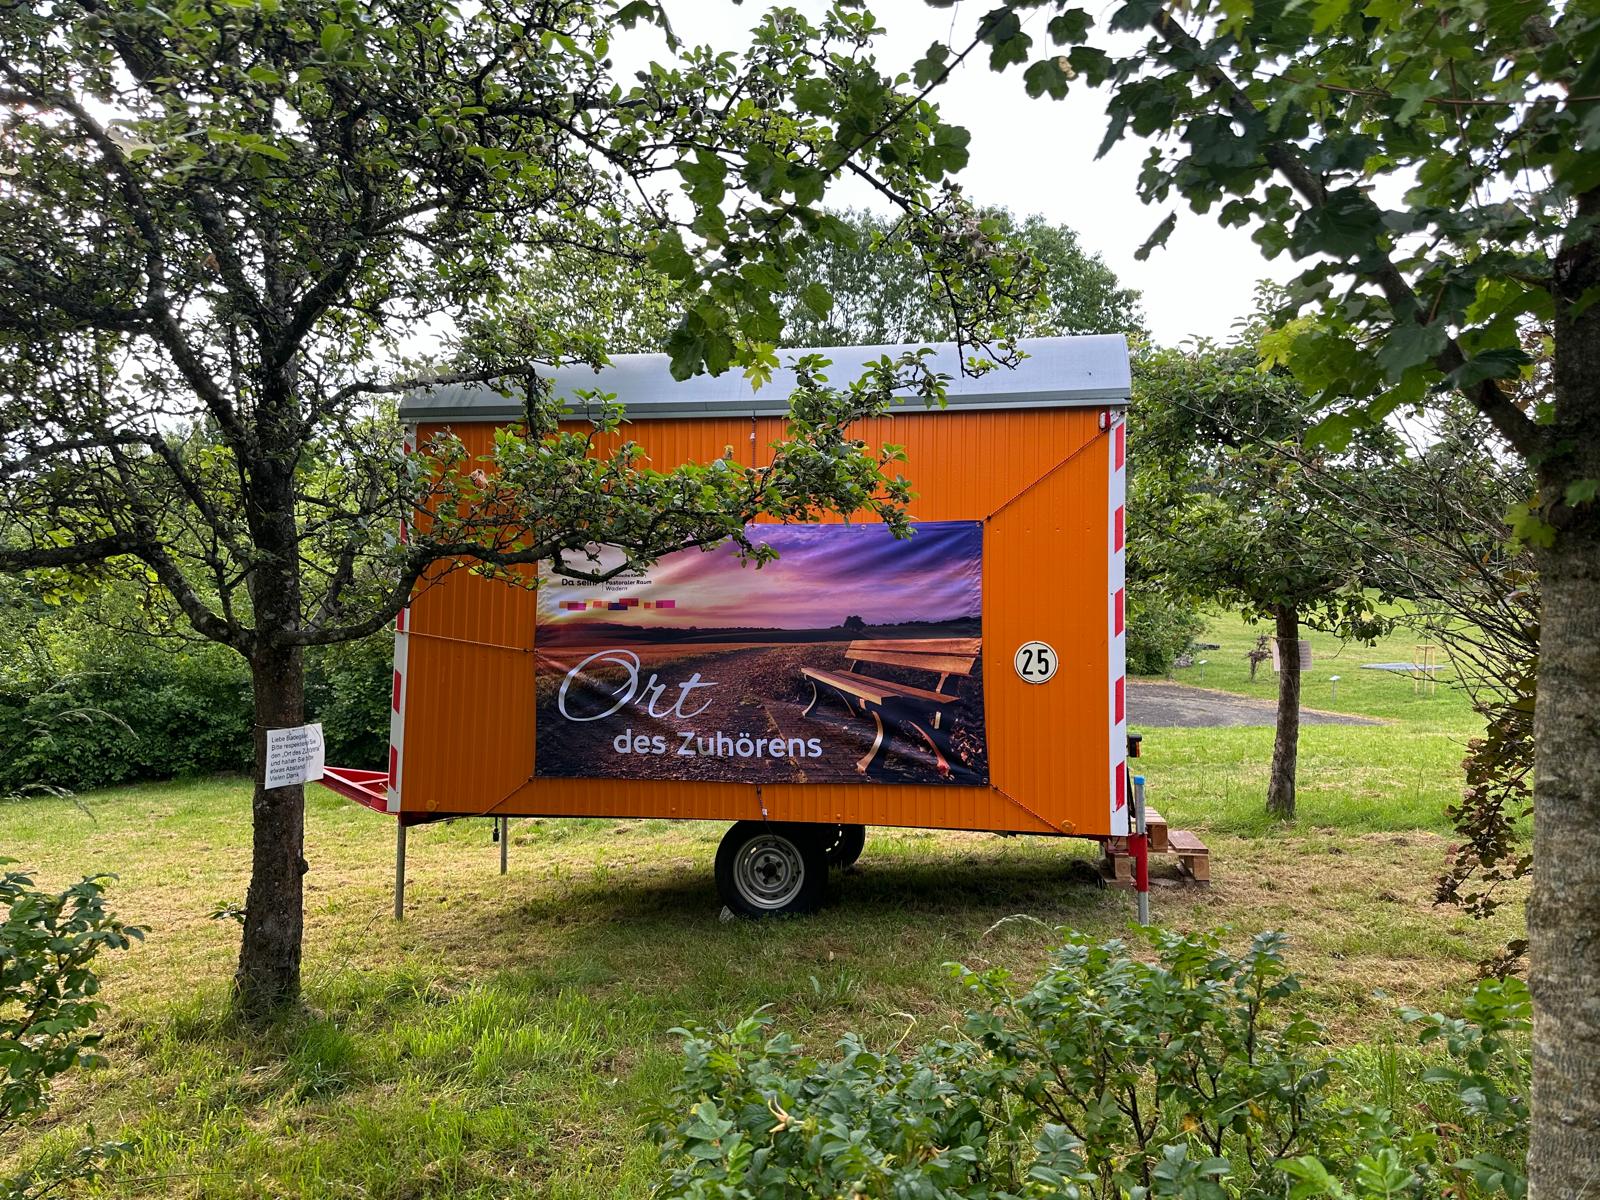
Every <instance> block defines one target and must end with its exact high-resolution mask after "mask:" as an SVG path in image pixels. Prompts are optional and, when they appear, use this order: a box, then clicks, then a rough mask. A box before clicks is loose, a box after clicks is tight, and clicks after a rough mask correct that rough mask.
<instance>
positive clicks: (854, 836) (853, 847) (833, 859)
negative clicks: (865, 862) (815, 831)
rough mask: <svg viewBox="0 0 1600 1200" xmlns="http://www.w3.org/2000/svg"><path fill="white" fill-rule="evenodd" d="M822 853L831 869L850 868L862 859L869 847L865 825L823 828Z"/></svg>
mask: <svg viewBox="0 0 1600 1200" xmlns="http://www.w3.org/2000/svg"><path fill="white" fill-rule="evenodd" d="M823 830H824V832H823V835H822V852H823V854H824V855H825V856H826V857H827V859H828V865H829V866H830V867H849V866H853V865H854V864H855V861H856V860H857V859H858V858H860V857H861V851H862V850H864V849H865V848H866V845H867V827H866V826H865V825H833V826H827V825H824V826H823Z"/></svg>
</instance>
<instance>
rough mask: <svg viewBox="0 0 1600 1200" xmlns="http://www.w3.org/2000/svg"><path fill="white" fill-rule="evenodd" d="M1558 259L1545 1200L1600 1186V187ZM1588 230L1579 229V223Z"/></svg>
mask: <svg viewBox="0 0 1600 1200" xmlns="http://www.w3.org/2000/svg"><path fill="white" fill-rule="evenodd" d="M1578 215H1579V217H1580V218H1581V219H1582V220H1584V221H1586V222H1589V224H1588V225H1587V226H1586V227H1585V228H1584V229H1583V231H1582V232H1580V234H1579V236H1578V237H1577V238H1575V239H1573V240H1571V241H1569V242H1568V243H1567V244H1566V245H1565V246H1563V248H1562V251H1561V253H1560V255H1559V256H1558V258H1557V261H1556V269H1555V280H1556V284H1557V306H1556V355H1555V374H1554V383H1555V389H1554V390H1555V396H1556V405H1555V416H1556V420H1555V423H1554V425H1553V426H1552V427H1551V433H1552V434H1553V435H1554V438H1553V444H1554V445H1556V446H1557V447H1559V449H1558V450H1557V452H1556V453H1555V454H1553V455H1551V456H1550V458H1549V459H1548V460H1547V461H1545V462H1544V463H1541V464H1540V471H1539V497H1540V500H1541V501H1542V502H1543V503H1544V505H1545V506H1546V509H1547V511H1550V512H1551V513H1552V516H1553V520H1552V523H1553V524H1554V525H1555V526H1556V538H1555V543H1554V544H1553V545H1552V546H1551V547H1550V548H1549V549H1548V550H1546V551H1545V552H1544V553H1543V554H1542V555H1541V556H1540V566H1539V587H1540V597H1539V610H1540V614H1541V615H1540V628H1539V682H1538V693H1537V698H1536V700H1535V703H1534V716H1533V735H1534V747H1535V761H1534V786H1533V795H1534V803H1533V844H1534V852H1533V894H1532V896H1531V897H1530V898H1529V901H1528V958H1529V970H1528V983H1529V985H1530V987H1531V988H1532V991H1533V1129H1532V1137H1531V1140H1530V1142H1529V1146H1528V1183H1529V1189H1528V1195H1529V1197H1530V1198H1531V1200H1556V1198H1557V1197H1560V1198H1561V1200H1566V1198H1567V1197H1571V1196H1595V1195H1600V512H1597V507H1600V501H1590V502H1589V503H1587V504H1579V505H1577V506H1575V507H1573V506H1567V505H1566V504H1565V503H1564V501H1565V498H1566V496H1567V488H1568V487H1569V486H1571V485H1572V484H1574V483H1577V482H1579V481H1580V480H1586V479H1587V480H1593V479H1600V305H1594V304H1588V306H1587V307H1584V305H1585V303H1586V302H1587V299H1588V298H1589V295H1590V293H1591V292H1592V291H1593V290H1594V289H1595V288H1596V287H1600V235H1597V234H1596V232H1595V227H1594V224H1593V222H1595V221H1597V220H1600V190H1595V191H1591V192H1589V193H1587V194H1586V195H1584V196H1583V197H1581V198H1580V202H1579V206H1578ZM1574 228H1575V229H1577V228H1578V227H1577V226H1574Z"/></svg>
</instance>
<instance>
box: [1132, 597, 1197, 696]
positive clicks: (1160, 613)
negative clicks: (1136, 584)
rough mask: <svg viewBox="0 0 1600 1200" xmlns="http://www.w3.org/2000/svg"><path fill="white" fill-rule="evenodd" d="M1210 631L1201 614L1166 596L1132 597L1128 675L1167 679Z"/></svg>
mask: <svg viewBox="0 0 1600 1200" xmlns="http://www.w3.org/2000/svg"><path fill="white" fill-rule="evenodd" d="M1205 627H1206V622H1205V618H1204V617H1202V616H1201V615H1200V612H1199V610H1198V609H1197V608H1196V607H1195V606H1194V605H1193V604H1188V603H1180V602H1177V601H1174V600H1170V599H1168V598H1167V597H1165V596H1162V595H1159V594H1156V593H1151V592H1140V591H1137V590H1130V591H1129V593H1128V673H1129V674H1130V675H1166V674H1168V673H1169V672H1170V671H1171V670H1172V666H1173V663H1174V662H1176V661H1177V658H1178V656H1179V655H1180V654H1183V653H1184V652H1185V651H1187V650H1188V649H1189V647H1190V646H1192V645H1193V644H1194V640H1195V638H1197V637H1199V636H1200V633H1201V631H1202V630H1204V629H1205Z"/></svg>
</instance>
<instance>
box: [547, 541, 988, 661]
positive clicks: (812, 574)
mask: <svg viewBox="0 0 1600 1200" xmlns="http://www.w3.org/2000/svg"><path fill="white" fill-rule="evenodd" d="M914 529H915V532H914V533H913V535H912V536H911V537H910V538H907V539H897V538H895V537H894V536H893V535H892V534H891V533H890V532H889V530H888V528H887V527H886V526H884V525H881V524H875V523H874V524H861V525H852V526H840V525H760V526H756V527H754V528H753V529H752V531H751V532H752V537H753V539H754V540H755V541H757V542H766V543H767V544H769V545H771V546H772V547H773V548H774V549H775V550H777V551H778V554H779V557H778V559H777V560H776V561H774V562H769V563H767V564H766V565H765V566H763V567H760V568H758V567H756V565H755V564H754V563H753V562H742V561H741V560H740V559H739V557H738V555H737V554H736V553H735V551H734V548H733V547H732V546H731V545H723V546H719V547H717V548H716V549H714V550H710V551H706V552H702V551H698V550H687V551H681V552H679V553H677V554H672V555H669V556H667V557H666V558H664V559H662V560H661V561H660V562H658V563H657V564H656V565H655V566H653V567H651V568H650V569H649V570H648V571H646V572H644V573H643V574H642V575H631V576H629V575H624V576H619V577H617V578H616V579H614V580H611V581H609V582H607V583H604V584H594V583H588V582H583V581H577V580H569V579H564V578H562V577H560V576H556V575H553V574H551V573H550V567H549V564H541V571H540V586H539V600H538V604H539V613H538V622H539V625H540V626H541V627H553V628H554V629H560V630H561V631H562V632H563V633H565V634H567V635H569V636H570V635H574V634H577V633H578V631H579V629H580V628H581V627H583V626H585V625H601V624H604V625H611V626H615V625H619V624H623V625H627V626H630V627H633V628H657V629H672V628H676V629H688V628H694V627H698V628H746V629H748V628H765V629H819V628H828V627H832V626H838V625H839V624H840V623H841V622H843V620H844V619H845V617H846V616H857V617H860V618H861V620H862V621H863V622H865V623H866V624H867V625H885V624H903V623H906V622H925V621H926V622H939V621H953V620H962V619H969V618H970V619H975V618H976V617H977V616H978V615H979V611H980V608H981V605H982V587H981V584H982V580H981V561H982V559H981V537H982V530H981V527H980V526H978V525H977V524H976V523H975V522H968V521H951V522H923V523H920V524H918V525H916V526H914ZM616 553H617V552H615V551H612V550H609V549H603V550H602V551H601V552H600V555H599V562H600V563H601V564H602V565H604V566H609V565H611V564H612V563H614V562H616V561H618V559H617V558H616V557H614V556H615V555H616ZM583 565H585V566H587V565H588V564H583Z"/></svg>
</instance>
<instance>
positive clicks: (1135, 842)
mask: <svg viewBox="0 0 1600 1200" xmlns="http://www.w3.org/2000/svg"><path fill="white" fill-rule="evenodd" d="M1133 822H1134V824H1133V830H1134V834H1133V837H1131V838H1130V839H1128V840H1129V849H1130V850H1132V851H1133V887H1134V893H1135V894H1136V895H1137V896H1138V898H1139V924H1141V925H1148V924H1150V835H1149V832H1148V830H1147V829H1146V828H1145V820H1144V776H1143V775H1135V776H1134V777H1133Z"/></svg>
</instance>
